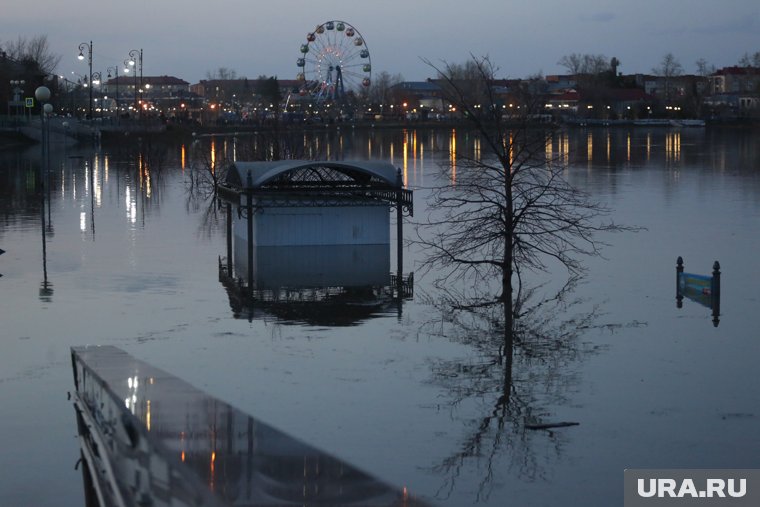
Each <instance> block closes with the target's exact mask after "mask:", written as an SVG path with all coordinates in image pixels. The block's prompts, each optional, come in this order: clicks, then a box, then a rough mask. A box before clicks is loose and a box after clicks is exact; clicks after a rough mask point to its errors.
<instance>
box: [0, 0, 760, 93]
mask: <svg viewBox="0 0 760 507" xmlns="http://www.w3.org/2000/svg"><path fill="white" fill-rule="evenodd" d="M3 10H4V15H3V16H2V19H1V20H0V33H1V34H3V36H2V39H0V43H2V44H5V43H8V42H10V41H13V40H16V39H17V38H18V37H26V38H30V37H34V36H38V35H46V36H47V37H48V42H49V44H50V48H51V50H52V51H53V52H54V53H56V54H60V55H61V56H62V58H61V61H60V63H59V65H58V68H57V69H56V71H57V73H58V74H61V75H68V74H70V73H71V72H77V73H80V74H81V73H85V64H84V63H83V62H81V61H79V60H78V59H77V55H78V54H79V52H78V49H77V48H78V45H79V44H80V43H81V42H88V43H89V42H90V41H92V45H93V70H98V71H101V72H103V74H104V75H105V71H106V68H107V67H112V66H121V65H122V64H123V61H124V60H125V59H126V58H127V55H128V52H129V51H130V50H132V49H143V51H144V55H145V58H144V69H143V70H144V72H143V73H144V74H145V75H171V76H176V77H179V78H181V79H184V80H186V81H188V82H190V83H194V82H198V81H199V80H201V79H204V78H205V77H206V74H207V72H213V71H215V70H217V69H218V68H220V67H225V68H228V69H232V70H234V71H235V72H236V73H237V75H238V76H240V77H242V76H246V77H248V78H256V77H258V76H259V75H262V74H263V75H268V76H277V77H278V78H279V79H294V78H295V77H296V74H297V72H298V68H297V66H296V60H297V58H298V57H299V56H300V53H299V47H300V45H301V44H302V43H304V42H305V41H306V34H307V33H308V32H310V31H313V30H314V28H315V27H316V26H317V25H318V24H321V23H323V22H326V21H329V20H343V21H346V22H348V23H350V24H351V25H353V26H354V27H356V28H357V29H358V30H359V31H360V32H361V35H362V36H363V37H364V40H365V42H366V45H367V48H368V49H369V51H370V54H371V61H372V68H373V73H376V72H379V71H387V72H389V73H391V74H401V75H402V76H403V77H404V79H406V80H410V81H416V80H423V79H425V78H427V77H431V76H433V75H434V73H435V71H434V70H433V69H431V68H430V67H428V66H427V65H426V64H425V63H424V61H423V60H429V61H431V62H433V63H434V64H437V63H441V62H443V61H446V62H449V63H461V62H464V61H466V60H467V59H468V58H469V57H470V55H476V56H483V55H488V56H489V57H490V58H491V60H492V61H493V63H494V64H495V65H496V67H497V68H498V72H497V77H500V78H521V77H526V76H528V75H531V74H535V73H538V72H541V73H543V74H557V73H563V72H565V71H566V69H564V68H563V67H562V66H560V65H559V64H558V63H557V62H558V61H559V60H560V58H561V57H562V56H564V55H568V54H571V53H589V54H603V55H605V56H607V57H609V58H611V57H613V56H615V57H617V58H618V59H619V60H620V61H621V62H622V63H621V65H620V68H619V71H620V72H623V73H625V74H633V73H650V72H651V71H652V68H653V67H656V66H658V65H659V63H660V60H661V59H662V57H663V55H665V54H666V53H672V54H673V55H675V57H676V58H677V59H678V60H679V61H680V63H681V64H682V66H683V69H684V72H686V73H693V72H695V71H696V65H695V62H696V61H697V60H698V59H700V58H704V59H706V60H707V61H708V63H710V64H712V65H715V66H716V67H718V68H720V67H724V66H730V65H735V64H736V63H737V62H738V61H739V59H740V58H741V56H742V55H743V54H744V53H753V52H755V51H758V50H760V47H758V46H757V44H758V42H757V33H760V7H758V5H757V3H756V2H753V1H749V0H733V1H730V2H727V3H724V4H720V5H719V4H715V3H713V2H707V1H704V0H693V1H688V0H675V1H673V2H669V3H667V4H661V3H657V2H654V1H652V0H643V1H640V2H636V3H633V2H622V1H613V2H600V1H597V0H583V1H582V2H575V3H572V4H568V3H563V2H556V1H555V0H551V1H545V2H541V3H537V4H534V5H528V6H519V7H517V6H514V5H511V4H508V3H505V2H497V1H493V0H474V1H473V2H470V3H468V4H466V6H465V7H462V6H461V4H460V3H459V2H453V1H451V0H439V1H437V2H432V1H429V0H424V1H419V2H415V3H413V4H412V3H402V2H398V1H395V0H393V1H388V2H384V3H382V4H380V3H378V4H357V3H347V2H338V1H336V0H325V1H323V2H321V3H319V4H318V5H317V4H314V3H307V2H302V1H297V0H284V1H280V2H277V3H274V2H272V3H267V4H259V3H256V4H254V3H250V2H244V1H242V0H227V1H224V2H221V3H216V4H202V5H193V6H192V7H191V8H188V4H187V3H184V2H178V1H177V0H163V1H162V2H161V3H160V4H157V3H156V4H150V3H148V2H135V3H133V4H130V5H125V4H118V5H99V6H98V8H97V9H94V8H93V6H92V4H91V2H88V1H86V0H72V1H70V2H67V3H65V4H61V3H58V2H52V1H50V0H43V2H42V6H41V7H40V8H35V9H33V11H34V12H32V9H29V8H28V7H26V6H24V5H23V4H19V3H15V4H10V5H7V6H4V8H3Z"/></svg>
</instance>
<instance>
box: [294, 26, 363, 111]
mask: <svg viewBox="0 0 760 507" xmlns="http://www.w3.org/2000/svg"><path fill="white" fill-rule="evenodd" d="M296 63H297V65H298V68H299V71H298V76H297V79H298V80H299V81H300V82H301V87H300V93H301V95H311V96H313V97H315V98H316V100H317V101H339V102H340V101H345V100H346V96H347V94H349V93H351V92H354V93H356V92H359V91H360V90H361V89H362V88H368V87H369V85H370V83H371V74H372V61H371V59H370V55H369V49H367V43H366V41H365V40H364V37H362V36H361V34H360V33H359V30H357V29H356V28H355V27H353V26H351V25H350V24H349V23H346V22H345V21H337V20H334V21H326V22H325V23H322V24H321V25H317V27H316V28H315V29H314V31H313V32H309V33H308V34H307V35H306V42H305V43H304V44H301V57H300V58H298V60H297V62H296Z"/></svg>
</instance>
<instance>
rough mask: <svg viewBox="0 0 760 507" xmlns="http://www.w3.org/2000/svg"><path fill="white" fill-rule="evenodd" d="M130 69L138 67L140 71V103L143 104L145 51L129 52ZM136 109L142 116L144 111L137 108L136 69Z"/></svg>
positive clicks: (134, 50) (135, 50)
mask: <svg viewBox="0 0 760 507" xmlns="http://www.w3.org/2000/svg"><path fill="white" fill-rule="evenodd" d="M127 62H128V64H129V66H130V67H134V66H135V65H137V66H138V69H139V70H140V102H142V78H143V50H142V49H139V50H138V49H133V50H131V51H130V52H129V60H127ZM135 109H137V110H138V111H139V114H140V116H142V109H138V106H137V69H135Z"/></svg>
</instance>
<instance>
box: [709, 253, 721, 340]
mask: <svg viewBox="0 0 760 507" xmlns="http://www.w3.org/2000/svg"><path fill="white" fill-rule="evenodd" d="M711 285H712V287H710V295H711V296H710V300H711V302H712V315H713V326H715V327H718V324H719V323H720V263H718V261H715V262H714V263H713V272H712V284H711Z"/></svg>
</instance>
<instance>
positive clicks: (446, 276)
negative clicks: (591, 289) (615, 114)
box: [418, 57, 622, 357]
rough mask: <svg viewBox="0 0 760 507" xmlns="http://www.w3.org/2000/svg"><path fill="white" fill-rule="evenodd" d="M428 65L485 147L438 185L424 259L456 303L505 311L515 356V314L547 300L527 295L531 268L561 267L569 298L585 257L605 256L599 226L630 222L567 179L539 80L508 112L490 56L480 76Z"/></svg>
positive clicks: (515, 95) (425, 231) (508, 348)
mask: <svg viewBox="0 0 760 507" xmlns="http://www.w3.org/2000/svg"><path fill="white" fill-rule="evenodd" d="M428 63H429V62H428ZM430 65H431V66H433V68H434V69H435V70H436V71H437V72H438V74H439V79H440V82H441V83H442V84H443V87H444V93H445V94H446V98H447V100H448V101H449V102H450V103H451V104H452V105H454V106H455V107H456V108H457V110H458V111H460V112H461V113H462V114H464V116H465V117H466V119H467V120H468V121H469V123H470V125H471V126H472V128H473V130H474V131H475V133H476V135H477V136H478V138H479V141H480V150H479V151H480V153H479V154H477V156H467V155H463V154H461V153H458V154H457V157H456V176H455V178H454V177H453V176H452V177H450V178H449V179H448V181H445V182H442V183H441V184H439V185H437V186H436V187H434V188H433V189H432V197H431V202H430V208H431V210H433V212H432V213H431V218H430V219H429V220H427V221H426V222H425V223H422V224H419V225H420V226H419V227H418V243H419V244H420V245H422V247H423V249H424V250H425V251H426V253H427V257H426V260H425V261H424V268H427V269H428V270H435V271H436V272H437V273H439V275H438V276H437V279H436V285H437V286H438V288H440V289H441V290H442V291H443V293H444V294H445V295H446V296H445V299H446V301H447V303H448V304H451V305H453V307H454V308H455V309H456V310H460V311H467V312H482V313H483V314H484V315H488V318H490V319H497V320H498V325H499V326H500V328H501V329H503V332H504V351H505V353H506V354H507V355H508V356H509V357H511V353H512V347H513V345H514V342H515V340H516V339H517V340H519V339H520V335H519V333H517V332H516V329H517V328H516V322H517V320H518V319H520V318H521V317H524V316H525V315H526V314H528V313H530V311H531V310H532V309H533V308H534V307H535V305H536V304H537V305H540V304H541V301H540V300H539V301H537V302H534V303H533V304H530V303H528V301H529V297H528V296H530V295H531V293H532V291H533V289H534V288H528V287H526V286H524V283H523V281H524V274H525V273H526V271H534V272H549V271H552V272H553V270H554V269H555V268H556V267H557V265H559V266H561V267H563V268H564V270H565V272H566V274H567V277H566V282H567V283H565V284H564V285H563V286H562V287H560V288H559V289H558V291H557V293H556V295H554V296H553V297H554V298H562V297H563V296H564V294H566V293H567V291H568V290H569V289H570V287H571V286H572V283H573V282H574V281H575V280H577V278H578V277H579V276H580V275H581V274H582V273H583V264H582V263H581V261H580V258H581V257H583V256H588V255H591V256H595V255H599V253H600V246H601V243H600V242H599V240H598V239H597V238H596V233H599V232H603V231H616V230H620V229H622V227H620V226H618V225H616V224H614V223H612V222H602V218H603V217H604V215H606V214H607V213H608V209H607V208H606V207H605V206H604V205H603V204H601V203H598V202H595V201H593V200H591V198H590V196H589V195H588V194H586V193H585V192H583V191H581V190H579V189H577V188H575V187H573V186H572V185H571V184H570V183H568V181H567V180H566V179H565V177H564V172H565V170H566V165H565V161H564V159H563V158H562V157H561V156H560V155H555V154H553V153H554V152H553V151H552V152H548V150H547V144H548V143H551V142H552V137H553V135H554V128H553V127H552V126H551V125H549V124H546V123H543V122H542V120H544V119H545V116H544V115H540V114H538V113H540V112H541V111H542V110H543V105H544V98H543V96H542V93H541V91H542V88H541V82H539V80H529V81H527V82H523V83H522V85H520V86H519V88H516V89H512V90H509V97H510V98H509V100H510V103H512V104H513V106H514V105H515V104H514V103H515V102H516V103H517V105H518V106H519V108H511V110H512V111H519V113H518V114H510V115H505V114H504V113H503V112H504V111H505V110H506V109H505V108H504V107H503V105H504V104H503V103H502V100H501V97H500V96H498V95H497V91H498V92H499V93H501V92H503V90H499V89H497V88H496V87H495V86H493V81H492V76H493V75H494V74H495V69H494V68H493V66H492V64H491V62H490V60H489V59H488V58H487V57H486V58H479V59H478V58H473V60H472V65H471V68H474V69H475V70H476V73H475V74H474V79H477V83H475V84H474V83H472V82H471V80H472V79H473V78H471V79H470V80H466V81H469V82H466V81H465V80H461V79H456V78H455V77H454V76H456V75H457V74H458V73H457V72H452V71H456V70H457V68H458V67H453V66H451V65H448V64H446V65H445V66H444V67H443V68H438V67H436V66H434V65H432V64H430ZM495 308H499V312H498V313H494V312H493V310H494V309H495Z"/></svg>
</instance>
